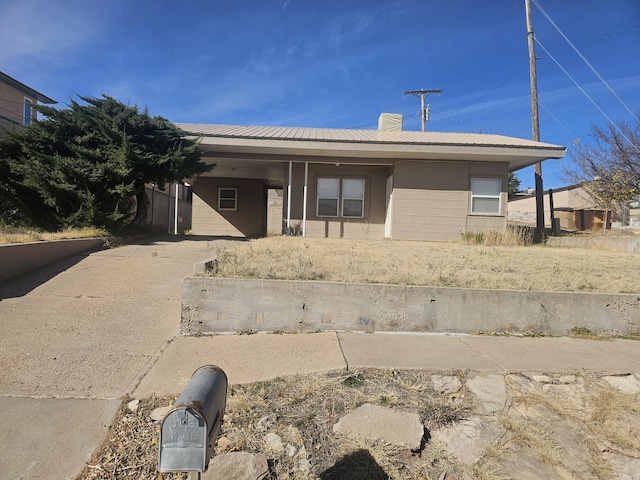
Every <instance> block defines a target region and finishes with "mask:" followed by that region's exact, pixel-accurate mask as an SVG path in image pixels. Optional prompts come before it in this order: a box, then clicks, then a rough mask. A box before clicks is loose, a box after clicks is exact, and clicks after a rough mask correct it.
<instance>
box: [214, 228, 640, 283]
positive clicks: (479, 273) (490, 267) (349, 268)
mask: <svg viewBox="0 0 640 480" xmlns="http://www.w3.org/2000/svg"><path fill="white" fill-rule="evenodd" d="M214 254H215V255H216V256H217V259H218V262H217V268H216V270H215V271H214V272H211V275H214V276H219V277H228V278H261V279H273V280H321V281H330V282H345V283H378V284H392V285H428V286H434V287H459V288H488V289H507V290H531V291H568V292H605V293H634V292H638V291H640V276H638V275H637V274H636V272H637V271H639V270H640V255H637V254H633V253H623V252H610V251H604V250H588V251H585V250H582V249H568V248H552V247H544V246H485V245H464V244H460V243H436V242H412V241H399V240H385V241H382V240H349V239H331V238H314V239H307V238H302V237H268V238H261V239H257V240H252V241H251V242H247V243H245V244H243V245H240V246H238V247H235V248H233V249H232V250H230V249H226V248H223V247H216V248H215V249H214Z"/></svg>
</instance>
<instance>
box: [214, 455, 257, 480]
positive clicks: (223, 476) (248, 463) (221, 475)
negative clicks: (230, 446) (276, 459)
mask: <svg viewBox="0 0 640 480" xmlns="http://www.w3.org/2000/svg"><path fill="white" fill-rule="evenodd" d="M268 473H269V465H268V463H267V457H265V456H264V454H262V453H249V452H231V453H224V454H221V455H214V457H213V458H212V459H211V461H210V462H209V468H208V469H207V471H206V472H205V473H204V474H202V479H203V480H231V479H233V480H261V479H263V478H265V477H266V476H267V474H268Z"/></svg>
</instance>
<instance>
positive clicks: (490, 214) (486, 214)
mask: <svg viewBox="0 0 640 480" xmlns="http://www.w3.org/2000/svg"><path fill="white" fill-rule="evenodd" d="M474 180H498V181H499V182H500V191H499V192H498V194H497V195H474V194H473V181H474ZM502 182H503V179H502V178H500V177H473V178H471V179H470V180H469V215H479V216H484V217H501V216H504V214H503V212H502V209H503V207H502V203H503V202H502ZM478 198H488V199H497V200H498V212H474V211H473V200H474V199H478Z"/></svg>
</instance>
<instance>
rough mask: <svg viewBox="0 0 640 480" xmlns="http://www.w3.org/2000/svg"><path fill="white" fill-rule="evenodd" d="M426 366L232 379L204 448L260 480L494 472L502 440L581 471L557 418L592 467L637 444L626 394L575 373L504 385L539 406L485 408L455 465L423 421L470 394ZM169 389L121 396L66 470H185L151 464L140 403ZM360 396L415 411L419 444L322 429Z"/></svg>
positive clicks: (435, 423)
mask: <svg viewBox="0 0 640 480" xmlns="http://www.w3.org/2000/svg"><path fill="white" fill-rule="evenodd" d="M437 373H441V374H442V372H428V371H405V370H395V369H389V370H375V369H361V370H356V371H336V372H329V373H316V374H308V375H299V376H291V377H286V378H277V379H274V380H269V381H262V382H257V383H253V384H249V385H232V386H230V387H229V391H228V395H227V409H226V415H225V419H224V424H223V426H222V430H221V432H220V436H219V438H218V441H217V445H216V455H220V454H223V453H228V452H237V451H244V452H252V453H263V454H264V455H265V456H266V458H267V459H268V463H269V474H268V477H267V478H268V479H271V480H272V479H279V480H287V479H319V480H335V479H340V480H345V479H347V480H348V479H365V478H366V479H374V480H375V479H381V480H387V479H394V480H409V479H412V480H415V479H420V480H430V479H439V478H447V479H448V478H474V479H481V480H501V479H506V478H514V477H513V476H512V474H511V473H509V470H505V469H504V465H506V464H508V463H509V462H510V461H512V460H513V455H517V454H518V453H517V452H518V450H517V449H515V450H514V448H516V446H517V447H518V448H524V449H526V450H528V451H530V452H531V453H532V454H533V455H534V456H535V457H536V458H538V459H539V460H540V461H541V462H543V463H544V464H546V465H549V466H552V467H554V466H555V467H557V468H560V469H564V470H565V471H570V472H573V473H575V474H576V475H578V477H576V478H582V477H581V476H580V475H581V474H579V472H576V471H574V470H573V469H571V468H570V467H569V466H568V465H569V464H570V463H571V462H569V463H567V458H566V452H567V450H566V449H567V448H568V449H569V450H571V449H572V448H575V447H571V446H566V445H563V443H562V442H563V440H562V439H563V438H565V437H563V436H558V432H562V431H563V429H564V428H566V425H571V428H572V430H573V432H574V433H573V435H574V438H575V440H574V441H576V442H578V443H577V445H578V444H580V445H584V450H585V452H587V453H585V454H584V455H585V457H584V458H580V459H579V460H578V461H582V465H584V468H586V469H588V471H590V472H591V475H595V478H598V479H608V478H613V476H614V473H615V472H614V471H613V469H612V467H611V465H610V464H608V463H607V461H606V459H605V458H604V456H603V452H619V453H621V454H623V455H628V456H629V457H630V458H638V455H640V442H639V441H638V438H640V437H639V432H640V406H638V403H637V395H628V394H623V393H621V392H619V391H617V390H615V389H613V388H611V387H609V386H608V385H607V384H605V383H603V382H602V381H601V380H599V379H598V378H596V377H595V376H591V375H583V376H578V377H577V378H576V380H575V383H574V384H575V385H581V386H583V387H584V393H583V394H582V395H581V397H580V398H573V399H568V398H565V397H564V396H563V395H562V394H561V392H562V391H563V390H558V391H557V392H556V393H554V391H555V390H554V389H551V390H549V391H548V392H547V389H544V388H540V389H538V391H537V392H530V393H524V394H523V393H519V394H518V393H515V391H514V398H513V406H514V407H516V406H519V407H518V408H522V407H523V406H524V407H531V408H534V409H536V408H537V409H538V410H536V411H537V412H539V413H538V414H533V415H526V416H525V415H521V414H515V415H512V414H510V413H509V412H503V413H500V414H497V416H498V418H497V419H498V421H499V422H500V424H501V425H502V427H503V428H504V429H505V431H506V434H505V435H504V436H503V438H502V439H501V440H500V441H499V442H497V443H495V444H492V445H490V446H489V447H487V448H486V450H485V451H484V453H483V456H482V460H480V461H479V462H478V463H476V464H475V465H464V464H462V463H460V462H459V461H458V460H456V459H455V458H454V457H453V456H451V455H450V454H448V453H447V451H446V450H445V448H444V446H443V444H442V443H440V442H438V441H432V440H431V439H430V432H432V431H435V430H437V429H439V428H441V427H444V426H449V425H452V424H455V423H457V422H459V421H461V420H464V419H468V418H470V417H472V416H473V415H474V401H475V400H474V398H475V397H474V396H473V395H472V394H471V393H470V392H468V391H467V390H466V388H465V386H464V385H465V384H466V381H465V380H466V377H467V375H468V372H466V371H455V372H446V373H444V375H453V376H457V377H458V378H459V379H460V380H461V383H462V385H463V386H462V388H461V389H460V390H459V391H458V392H455V393H441V392H439V391H436V390H435V389H434V387H433V384H432V381H431V378H432V376H433V375H434V374H437ZM550 382H551V384H550V385H552V386H562V385H561V384H559V383H558V380H557V379H551V380H550ZM567 388H570V386H569V387H567ZM581 390H582V389H581ZM127 400H128V399H127ZM174 401H175V397H164V398H156V397H151V398H147V399H143V400H140V403H139V405H138V406H137V408H136V409H135V411H131V410H130V409H129V408H128V407H127V402H126V401H125V402H123V403H122V406H121V408H120V410H119V412H118V414H117V415H116V418H115V420H114V422H113V424H112V425H111V427H109V432H108V438H107V440H106V441H105V442H104V443H103V445H102V447H101V448H100V449H99V450H98V451H97V452H96V453H95V454H94V456H93V458H92V459H91V460H90V462H89V463H88V464H87V466H86V467H85V469H84V470H83V471H82V473H81V474H80V475H79V476H78V477H77V479H76V480H89V479H126V478H132V479H133V478H136V479H145V478H147V479H149V478H161V479H184V478H187V477H186V474H179V473H176V474H160V473H158V472H157V469H156V468H157V467H156V464H157V458H158V440H159V428H160V425H159V424H158V423H154V422H153V421H152V420H151V418H150V413H151V411H152V410H153V409H155V408H157V407H161V406H170V405H172V404H173V402H174ZM364 403H370V404H374V405H381V406H386V407H390V408H394V409H396V410H400V411H409V412H418V413H419V415H420V417H421V420H422V422H423V424H424V425H425V437H424V443H423V446H422V448H421V449H420V450H419V451H411V450H409V449H407V448H402V447H399V446H397V445H390V444H386V443H384V442H381V441H374V440H367V439H364V438H362V437H357V436H351V435H343V434H341V435H338V434H336V433H334V432H333V425H334V424H335V423H336V422H337V421H338V420H339V419H340V418H341V417H342V416H343V415H345V414H346V413H348V412H351V411H353V410H354V409H356V408H357V407H359V406H361V405H363V404H364ZM540 409H542V410H540ZM545 409H547V410H545ZM548 409H551V411H552V412H553V414H550V415H548V418H547V416H544V415H543V416H541V415H540V412H545V411H548ZM525 411H528V410H525ZM534 413H535V412H534ZM560 424H562V425H565V427H563V426H562V425H560ZM514 452H516V453H514ZM583 473H584V472H583ZM589 478H591V477H589Z"/></svg>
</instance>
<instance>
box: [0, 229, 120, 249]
mask: <svg viewBox="0 0 640 480" xmlns="http://www.w3.org/2000/svg"><path fill="white" fill-rule="evenodd" d="M106 236H108V233H107V232H106V231H105V230H101V229H99V228H81V229H79V228H72V229H68V230H63V231H61V232H43V231H39V230H32V229H28V228H13V227H6V226H3V225H2V224H0V245H7V244H10V243H31V242H43V241H47V240H66V239H70V238H96V237H106Z"/></svg>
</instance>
